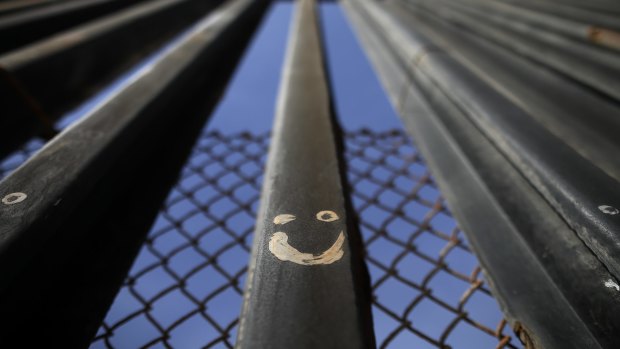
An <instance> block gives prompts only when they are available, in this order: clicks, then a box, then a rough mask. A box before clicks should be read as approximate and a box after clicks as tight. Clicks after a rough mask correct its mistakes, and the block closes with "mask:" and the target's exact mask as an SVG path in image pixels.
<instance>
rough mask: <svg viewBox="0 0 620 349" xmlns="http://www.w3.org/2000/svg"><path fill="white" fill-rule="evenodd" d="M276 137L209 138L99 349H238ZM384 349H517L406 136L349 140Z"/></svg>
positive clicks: (147, 246)
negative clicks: (258, 218)
mask: <svg viewBox="0 0 620 349" xmlns="http://www.w3.org/2000/svg"><path fill="white" fill-rule="evenodd" d="M268 143H269V136H268V135H267V134H263V135H255V134H248V133H241V134H233V135H222V134H221V133H217V132H211V133H207V134H204V135H203V137H201V139H200V141H199V143H198V145H197V146H196V147H195V149H194V153H193V155H192V157H191V158H190V160H189V161H188V163H187V165H186V166H185V168H184V170H183V173H182V176H181V178H180V180H179V182H178V185H177V186H176V187H175V188H174V189H173V190H172V192H171V193H170V195H169V197H168V199H167V201H166V203H165V205H164V206H163V208H162V210H161V213H160V215H159V217H158V219H157V221H156V223H155V224H154V226H153V228H152V231H151V233H150V234H149V237H148V238H147V240H146V242H145V243H144V246H143V248H142V250H141V252H140V254H139V256H138V258H137V259H136V261H135V264H134V266H133V268H132V270H131V271H130V273H129V276H128V277H127V279H126V282H125V284H124V286H123V287H122V289H121V290H120V292H119V294H118V295H117V297H116V300H115V302H114V304H113V305H112V307H111V309H110V310H109V312H108V314H107V316H106V318H105V321H104V323H103V324H102V326H101V328H100V330H99V332H98V333H97V336H96V338H95V339H94V341H93V343H92V346H91V348H230V347H232V346H233V345H234V341H235V337H236V327H237V317H238V315H239V312H240V308H241V301H242V293H243V287H244V283H245V279H244V278H245V272H246V265H247V263H248V260H249V254H250V246H251V236H252V232H253V224H254V219H255V216H256V212H257V207H258V200H259V194H260V186H261V182H262V169H263V165H264V162H265V158H266V153H267V149H268ZM346 145H347V152H346V158H347V161H348V163H349V166H348V167H349V173H348V176H349V181H350V183H351V189H352V190H351V193H352V199H353V203H354V206H355V208H356V210H357V213H358V214H359V218H360V224H361V231H362V234H363V235H364V241H365V244H366V250H367V258H366V260H367V263H368V268H369V272H370V274H371V279H372V287H373V291H374V300H373V316H374V324H375V332H376V336H377V344H378V346H379V347H381V348H405V347H406V348H448V347H452V348H519V347H521V345H520V343H519V342H518V340H517V339H516V338H515V337H514V336H513V334H512V331H511V330H510V328H509V327H508V326H507V325H506V322H505V321H504V320H503V319H502V315H501V313H500V311H499V309H498V306H497V303H496V302H495V300H494V299H493V298H492V295H491V294H490V292H489V290H488V288H487V287H485V282H484V280H483V277H482V274H481V272H480V268H479V267H478V265H477V262H476V259H475V257H474V256H473V254H472V253H471V250H470V248H469V247H468V245H467V242H466V241H465V238H464V236H463V234H462V233H461V232H460V231H459V230H458V228H457V227H456V224H455V222H454V219H453V218H452V217H451V216H450V213H449V212H448V211H447V209H446V207H445V206H444V203H443V200H442V199H441V197H440V195H439V192H438V190H437V187H436V186H435V184H434V183H433V180H432V178H431V177H430V176H429V174H428V172H427V169H426V167H425V165H424V163H423V162H422V160H421V158H420V156H419V154H418V153H417V151H416V150H415V148H414V147H413V146H412V145H411V144H410V143H409V141H408V138H407V136H406V135H405V134H403V133H402V132H401V131H391V132H384V133H374V132H370V131H366V130H361V131H356V132H349V133H347V134H346Z"/></svg>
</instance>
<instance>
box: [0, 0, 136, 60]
mask: <svg viewBox="0 0 620 349" xmlns="http://www.w3.org/2000/svg"><path fill="white" fill-rule="evenodd" d="M138 1H141V0H77V1H76V0H73V1H59V2H56V3H50V4H47V5H46V6H36V7H33V8H31V9H28V10H24V11H19V12H15V13H11V14H7V15H6V16H2V17H0V53H4V52H8V51H10V50H14V49H16V48H18V47H20V46H23V45H27V44H30V43H32V42H34V41H36V40H40V39H42V38H44V37H46V36H49V35H52V34H54V33H56V32H59V31H61V30H64V29H67V28H70V27H72V26H75V25H78V24H80V23H84V22H86V21H88V20H91V19H93V18H97V17H99V16H103V15H105V14H108V13H111V12H114V11H117V10H119V9H121V8H123V7H127V6H129V5H131V4H133V3H136V2H138Z"/></svg>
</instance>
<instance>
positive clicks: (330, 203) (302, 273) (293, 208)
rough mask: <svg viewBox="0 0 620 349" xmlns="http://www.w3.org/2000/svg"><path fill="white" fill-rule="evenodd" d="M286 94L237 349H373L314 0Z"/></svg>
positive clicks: (287, 75) (299, 22) (303, 19)
mask: <svg viewBox="0 0 620 349" xmlns="http://www.w3.org/2000/svg"><path fill="white" fill-rule="evenodd" d="M280 88H281V90H280V96H279V100H278V107H277V112H276V117H275V123H274V131H273V140H272V142H271V146H270V153H269V160H268V164H267V170H266V174H265V182H264V185H263V193H262V200H261V209H260V212H259V215H258V221H257V228H256V233H255V237H254V248H253V256H252V259H251V262H250V269H249V272H248V281H247V287H246V291H245V292H246V295H245V303H244V309H243V313H242V315H241V319H240V327H239V331H238V338H237V344H236V347H237V348H274V349H277V348H282V349H284V348H287V349H288V348H370V347H373V334H372V326H371V320H370V302H369V284H367V279H366V276H367V275H365V273H364V272H365V269H364V267H363V260H362V256H361V246H360V244H359V237H358V231H357V229H356V227H355V225H354V224H352V221H351V216H350V215H351V212H350V211H348V209H347V203H346V199H345V196H344V195H345V194H344V191H343V186H342V173H341V170H340V168H341V166H342V165H341V163H340V162H339V157H338V153H337V144H336V134H335V132H336V131H335V128H334V124H333V115H332V110H331V104H330V96H329V87H328V82H327V76H326V73H325V68H324V66H323V54H322V45H321V39H320V32H319V27H318V19H317V13H316V8H315V2H314V1H313V0H302V1H298V2H297V10H296V13H295V15H294V19H293V25H292V28H291V34H290V39H289V46H288V52H287V59H286V63H285V67H284V73H283V78H282V83H281V87H280Z"/></svg>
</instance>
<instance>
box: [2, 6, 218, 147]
mask: <svg viewBox="0 0 620 349" xmlns="http://www.w3.org/2000/svg"><path fill="white" fill-rule="evenodd" d="M219 3H221V1H203V0H157V1H152V2H147V3H144V4H138V5H136V6H134V7H131V8H129V9H126V10H124V11H122V12H119V13H116V14H112V15H109V16H107V17H105V18H102V19H99V20H95V21H93V22H91V23H88V24H85V25H83V26H80V27H78V28H75V29H72V30H70V31H67V32H64V33H62V34H59V35H57V36H55V37H53V38H50V39H48V40H45V41H42V42H40V43H38V44H35V45H32V46H29V47H26V48H24V49H21V50H17V51H14V52H12V53H10V54H7V55H4V56H0V71H1V72H2V76H3V77H4V78H3V79H2V81H1V82H0V83H2V84H3V85H4V86H0V100H1V101H2V104H3V105H4V106H5V108H6V109H5V113H4V114H3V115H2V117H0V130H1V131H0V138H2V145H1V146H0V156H2V155H6V154H7V153H9V152H10V151H11V150H13V149H14V148H15V147H17V146H19V145H20V144H21V143H23V142H24V141H26V140H28V139H29V138H31V137H33V136H35V135H37V134H41V133H42V132H43V133H47V134H53V126H52V124H53V121H54V120H55V119H56V118H57V117H58V116H59V115H60V114H61V113H62V112H63V111H64V110H66V109H67V108H68V107H70V106H73V105H75V104H77V103H78V102H79V101H81V100H84V99H85V98H86V97H87V95H88V94H92V93H93V91H96V90H97V89H98V88H100V86H101V85H103V84H105V83H106V82H108V81H109V80H110V79H111V77H112V76H114V75H116V74H118V73H119V72H121V71H123V70H125V69H127V68H128V67H130V65H131V63H135V62H136V61H137V60H138V59H140V58H143V57H145V56H146V55H147V54H149V53H150V52H152V51H154V50H155V49H156V48H157V47H159V46H160V45H161V44H162V43H163V42H164V41H165V40H167V39H169V38H170V37H172V36H173V35H174V34H176V33H177V32H179V31H180V30H181V29H183V28H185V27H188V26H190V25H191V22H192V21H194V20H197V19H198V18H200V17H201V16H203V15H204V14H205V13H206V12H207V11H209V10H211V9H212V8H213V7H215V6H216V5H217V4H219ZM127 33H131V35H128V34H127Z"/></svg>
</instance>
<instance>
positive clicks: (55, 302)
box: [0, 0, 269, 345]
mask: <svg viewBox="0 0 620 349" xmlns="http://www.w3.org/2000/svg"><path fill="white" fill-rule="evenodd" d="M268 3H269V2H268V1H252V0H230V1H227V2H226V3H225V4H223V5H222V6H221V7H220V8H218V9H217V10H216V11H215V12H214V13H213V14H212V15H209V16H207V17H205V18H204V19H203V20H201V21H200V22H199V23H197V24H196V25H195V26H194V27H193V28H192V29H191V30H190V31H188V32H187V33H186V34H185V35H184V36H182V37H180V38H179V39H178V40H176V41H175V42H173V43H171V45H170V46H169V47H168V48H167V49H166V50H165V51H163V52H161V53H159V54H158V55H157V56H156V57H155V58H154V59H153V60H152V61H150V62H149V64H148V65H146V66H144V67H143V68H142V69H140V70H139V71H137V72H136V73H135V74H134V75H133V76H131V77H130V78H129V79H128V80H126V81H125V83H124V84H121V85H120V86H119V87H118V88H117V90H116V91H115V93H114V94H113V96H112V98H110V99H108V100H105V101H102V102H101V104H99V105H98V106H97V107H95V108H93V109H92V110H90V111H89V112H88V114H87V115H86V116H84V118H83V119H81V120H80V121H78V122H77V123H76V124H74V125H72V126H70V127H69V128H68V129H66V130H65V131H64V132H63V133H62V134H60V135H59V136H57V137H56V138H54V139H53V140H52V141H50V142H49V143H48V144H46V146H45V147H44V148H43V149H42V150H41V151H40V152H38V153H37V154H36V155H34V156H33V157H32V158H31V159H29V160H28V161H27V162H26V163H25V164H24V165H23V166H21V167H20V168H19V169H17V170H16V171H15V172H14V173H13V174H11V175H10V176H8V177H7V178H5V179H4V180H3V181H2V182H0V197H2V198H3V199H4V200H3V201H4V202H2V203H1V204H0V220H1V221H2V225H1V226H0V292H2V294H4V295H6V294H9V295H13V297H10V298H9V297H4V296H3V297H0V299H2V302H3V306H2V309H3V312H2V314H1V316H0V320H1V322H2V323H3V324H6V325H5V326H1V328H2V331H0V341H2V343H3V344H4V343H12V342H13V340H15V339H16V338H21V340H22V343H24V342H23V341H24V340H28V341H31V342H35V343H36V342H39V341H43V340H44V338H46V336H43V335H42V336H27V335H26V334H28V333H31V332H32V330H33V328H37V332H38V333H42V332H41V331H44V332H46V333H49V334H50V338H53V339H55V342H56V343H62V344H65V342H63V340H62V338H65V339H67V338H71V331H70V330H67V329H65V328H64V327H63V326H65V325H67V326H69V327H72V328H77V329H79V330H80V331H85V332H89V331H91V332H89V333H86V334H85V333H81V335H80V336H78V335H76V336H75V337H73V339H72V340H76V341H84V340H85V338H87V339H88V338H90V337H92V335H93V334H94V332H93V331H95V330H96V327H97V325H98V324H99V321H100V320H101V318H102V316H103V314H104V313H105V309H106V307H107V306H108V305H109V302H110V301H111V300H112V298H113V296H114V292H115V291H116V289H115V287H118V286H119V284H120V282H121V280H122V275H124V273H125V272H126V268H128V267H129V263H128V262H127V261H128V260H131V253H135V249H132V248H128V249H127V250H124V252H123V253H129V254H130V255H129V256H127V255H126V254H124V255H123V257H122V258H121V256H118V257H119V260H120V259H122V260H123V261H125V262H123V263H118V264H114V266H113V269H114V271H110V275H106V276H105V279H106V280H108V281H109V280H110V279H115V280H116V281H115V282H116V284H110V285H108V286H105V287H104V288H105V290H103V289H101V291H102V293H101V295H100V296H101V298H98V299H97V301H93V300H92V299H90V297H84V295H89V294H93V293H97V294H98V292H99V291H100V287H103V286H102V285H103V284H102V283H101V282H100V281H98V280H97V279H96V278H94V279H93V278H88V280H89V281H88V282H85V283H84V284H83V285H76V288H75V289H73V290H72V291H71V292H69V293H66V292H67V289H66V288H65V287H64V286H63V283H62V282H61V283H55V280H56V279H55V278H54V277H53V276H54V275H53V274H52V275H51V276H50V275H48V276H46V278H48V277H49V278H51V279H52V281H50V283H45V284H43V285H39V286H37V287H30V288H29V287H20V285H21V286H23V285H30V286H33V283H34V284H36V283H37V282H38V279H37V278H36V277H32V276H33V275H37V270H48V271H50V268H51V271H50V273H53V271H54V270H56V272H57V273H58V277H59V278H61V279H63V280H67V279H68V278H69V275H68V274H67V271H65V270H64V269H63V268H64V267H65V266H66V267H68V268H69V271H71V270H74V269H73V268H76V266H75V265H74V263H75V261H74V260H72V259H71V256H74V255H80V254H83V253H84V252H85V251H84V249H83V248H84V246H82V245H80V241H83V240H82V239H86V240H89V241H90V239H91V237H90V236H81V235H80V234H82V235H88V234H91V233H92V234H95V235H102V236H103V235H105V232H104V231H102V230H101V229H102V227H104V226H108V227H110V225H108V224H112V225H114V224H122V222H123V219H126V220H127V221H128V222H129V221H132V220H133V222H135V221H140V220H142V219H143V218H144V219H146V218H149V217H150V218H151V219H152V217H153V213H152V212H150V213H149V212H148V211H149V210H148V209H147V208H150V209H151V211H152V210H153V209H154V208H153V206H151V205H146V208H145V211H146V212H140V207H136V206H139V201H140V198H139V197H137V196H136V195H138V193H139V192H140V190H142V191H144V190H146V189H145V187H144V186H142V185H136V186H132V181H142V180H144V178H143V177H145V176H148V177H151V176H152V177H153V180H155V181H156V180H157V176H158V175H159V171H156V170H153V173H150V174H148V175H147V174H145V173H143V172H140V171H141V170H139V167H136V165H137V164H139V163H141V162H142V161H144V159H143V158H142V157H143V156H146V154H147V153H149V152H150V151H153V150H154V149H158V148H159V149H161V148H160V147H159V146H158V144H161V143H162V142H161V135H162V134H165V132H167V131H169V130H170V128H171V126H170V124H180V123H184V122H187V123H188V125H193V126H192V127H193V128H197V126H196V125H195V121H196V117H194V116H188V117H187V118H184V117H183V116H182V115H178V114H177V113H179V112H183V111H187V112H188V113H194V112H197V111H196V110H193V111H191V110H190V111H188V109H187V108H189V109H191V108H190V107H189V106H190V105H193V104H196V103H198V104H202V103H207V104H208V106H209V107H212V106H213V105H215V102H216V101H217V98H218V97H219V95H220V94H221V93H222V90H223V88H224V86H225V83H226V81H227V79H228V77H229V76H230V75H231V72H232V71H233V70H234V64H235V62H236V61H237V60H238V58H239V57H240V55H241V50H242V49H243V47H244V46H245V44H247V42H248V38H249V37H250V36H251V34H252V32H253V31H254V29H255V28H256V26H257V23H258V21H259V20H260V18H261V16H262V14H263V13H264V11H265V9H266V7H267V5H268ZM205 91H206V93H207V95H202V94H203V93H205ZM192 101H193V102H192ZM203 112H204V111H203ZM175 128H176V127H175ZM179 129H180V130H182V129H184V130H187V129H186V128H183V127H180V126H179ZM166 151H167V150H166ZM149 156H150V155H149ZM151 158H152V157H151ZM147 167H148V168H151V167H150V166H147ZM129 169H134V170H135V171H134V172H132V171H129ZM128 171H129V172H128ZM164 172H166V173H167V171H164ZM140 173H143V177H142V178H141V177H140V175H139V174H140ZM125 174H126V176H125ZM135 176H137V177H135ZM163 179H164V178H162V180H163ZM133 187H135V188H133ZM139 188H142V189H139ZM123 190H127V191H126V192H125V191H123ZM17 193H22V194H23V195H22V194H17ZM124 200H129V202H134V206H132V205H130V206H125V204H126V203H125V202H124ZM115 202H118V203H117V204H115ZM123 206H125V207H126V208H127V209H130V208H132V207H133V209H135V210H136V211H135V212H134V213H135V215H131V214H130V215H124V214H122V215H120V216H119V217H120V218H118V220H116V218H115V219H113V220H106V219H103V218H101V217H102V216H101V215H105V214H106V212H107V213H109V214H110V215H116V213H114V210H115V207H119V209H120V208H121V207H123ZM123 217H124V218H123ZM91 218H92V220H91ZM96 222H101V226H97V224H96ZM106 222H107V223H106ZM113 222H117V223H113ZM93 224H94V225H93ZM132 224H133V223H132ZM136 224H138V225H142V226H143V225H144V221H142V222H141V223H140V222H138V223H136ZM84 227H87V229H85V230H81V228H84ZM78 228H80V229H78ZM104 230H105V229H104ZM137 231H138V234H139V229H138V230H137ZM114 239H115V240H114V241H115V242H111V245H106V244H102V246H104V247H102V250H103V251H108V252H109V251H111V250H113V247H114V244H115V243H119V239H120V240H121V241H122V240H123V238H122V237H120V236H116V235H115V237H114ZM130 240H131V239H130ZM91 243H94V245H89V246H91V247H93V246H94V248H95V249H96V248H97V247H96V246H98V244H97V242H96V239H94V240H92V241H91ZM49 246H55V247H57V248H58V249H57V250H56V249H52V250H48V249H45V248H44V247H49ZM119 252H120V251H119ZM45 256H47V257H49V258H46V257H45ZM94 256H97V257H94ZM91 257H92V258H93V260H88V261H87V262H85V263H87V265H93V269H92V270H91V269H89V268H88V267H83V266H79V267H78V268H77V269H76V270H80V272H83V273H90V272H92V271H96V270H102V266H105V263H106V258H114V259H116V258H117V256H116V255H115V253H112V254H110V253H108V254H105V253H102V252H101V251H97V252H94V253H93V256H91ZM88 263H92V264H88ZM47 265H49V266H53V267H48V266H47ZM93 275H96V274H93ZM108 277H109V278H110V279H108ZM43 279H45V278H43ZM43 279H42V280H43ZM38 287H39V288H41V292H39V289H38ZM59 288H60V289H62V290H59ZM20 290H21V291H20ZM44 291H49V295H51V297H52V299H46V298H45V297H46V293H45V292H44ZM73 292H75V293H73ZM70 294H73V295H76V297H73V298H72V297H68V298H67V295H70ZM29 295H31V296H32V297H29ZM53 295H58V296H59V297H58V299H54V298H53V297H54V296H53ZM61 296H62V297H61ZM99 301H101V303H98V302H99ZM84 302H86V303H84ZM106 302H108V303H106ZM95 303H96V304H95ZM42 305H44V306H42ZM50 309H55V310H54V311H49V310H50ZM46 310H47V311H46ZM64 312H66V314H67V316H68V318H69V320H67V322H66V323H64V322H62V321H60V322H59V321H57V320H54V322H55V323H53V324H50V323H49V322H51V321H49V320H50V316H51V318H55V317H56V316H60V315H59V314H60V313H64ZM79 319H82V320H79ZM84 319H88V320H89V322H88V323H86V322H87V321H86V320H84ZM46 320H47V321H46ZM78 320H79V321H78ZM33 321H34V322H33ZM80 321H84V323H83V324H80V323H79V322H80ZM81 325H83V326H84V327H80V326H81ZM45 327H49V328H45ZM54 329H55V331H54ZM61 329H62V330H61ZM63 333H64V334H63ZM89 336H90V337H89ZM48 344H49V343H48ZM82 344H83V345H86V344H87V342H86V343H82Z"/></svg>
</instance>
